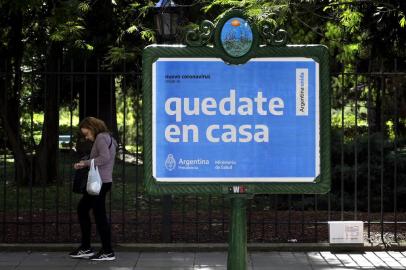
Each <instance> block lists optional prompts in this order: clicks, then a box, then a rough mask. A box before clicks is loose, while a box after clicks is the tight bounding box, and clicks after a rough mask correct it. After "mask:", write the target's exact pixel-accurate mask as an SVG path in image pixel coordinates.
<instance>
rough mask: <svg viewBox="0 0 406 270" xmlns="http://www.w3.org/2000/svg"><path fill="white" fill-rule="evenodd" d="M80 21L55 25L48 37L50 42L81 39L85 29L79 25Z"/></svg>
mask: <svg viewBox="0 0 406 270" xmlns="http://www.w3.org/2000/svg"><path fill="white" fill-rule="evenodd" d="M81 23H82V20H78V21H68V22H66V23H63V24H60V25H57V27H56V28H55V29H54V31H53V32H52V33H51V35H50V39H51V40H52V41H57V42H61V41H69V40H73V41H74V40H76V39H79V38H81V36H82V34H83V33H84V30H85V28H84V27H83V25H82V24H81Z"/></svg>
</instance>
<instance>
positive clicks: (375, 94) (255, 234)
mask: <svg viewBox="0 0 406 270" xmlns="http://www.w3.org/2000/svg"><path fill="white" fill-rule="evenodd" d="M76 64H77V63H74V62H73V61H68V62H67V61H65V62H63V61H62V62H59V64H58V68H57V70H56V71H49V70H45V71H44V70H42V71H33V70H23V71H22V73H21V87H19V88H18V87H17V86H18V85H16V80H15V77H16V74H15V73H12V72H10V71H8V69H7V66H4V68H2V69H1V70H0V71H1V72H0V91H1V92H0V94H1V97H0V98H1V99H3V102H2V105H3V108H1V109H0V110H1V114H0V116H1V117H0V127H1V129H0V136H1V137H0V162H1V169H0V187H1V188H0V242H3V243H18V242H28V243H35V242H75V241H78V239H79V225H78V222H77V217H76V205H77V202H78V199H79V198H80V196H79V195H77V194H73V193H72V192H71V182H72V174H73V168H72V163H73V162H74V161H75V159H76V157H75V144H74V142H75V140H76V134H77V132H78V130H77V125H78V122H79V119H80V118H81V117H83V116H84V115H94V116H99V117H104V118H106V117H107V116H106V115H108V114H110V115H111V116H113V115H116V116H117V117H110V118H108V117H107V118H108V120H107V123H108V124H109V126H110V127H111V128H112V131H113V133H114V135H115V136H116V137H117V139H118V141H119V143H120V147H119V151H118V154H117V162H116V166H115V170H114V185H113V190H112V192H111V194H110V196H109V199H108V209H109V218H110V220H111V224H112V228H113V238H114V241H115V242H168V241H170V242H190V243H204V242H226V241H227V233H228V218H229V207H228V200H227V198H226V197H223V196H214V195H213V196H173V197H172V198H169V200H168V198H166V199H163V198H161V197H153V196H149V195H147V194H146V193H145V192H144V186H143V169H142V168H143V159H142V152H143V151H142V150H143V149H142V145H143V138H142V125H143V123H142V117H141V115H142V114H141V111H142V92H141V74H140V73H137V72H133V71H128V70H125V67H124V68H123V69H122V70H120V71H109V70H107V71H106V70H104V69H103V67H102V66H100V65H97V68H96V69H95V70H90V69H89V63H87V62H86V61H85V62H83V63H80V64H79V65H76ZM77 66H79V67H80V68H77ZM78 70H79V71H78ZM102 70H103V71H102ZM331 81H332V95H331V96H332V111H331V113H332V150H333V151H332V190H331V192H330V193H328V194H325V195H259V196H255V198H254V199H253V200H252V201H250V203H249V205H248V209H247V215H248V217H247V220H248V241H249V242H323V241H326V240H327V238H328V226H327V222H328V221H330V220H362V221H364V224H365V239H366V240H369V241H372V242H386V243H387V242H390V243H392V242H401V241H402V240H404V239H405V238H406V215H405V213H404V212H405V210H406V203H405V202H404V200H401V198H403V197H404V195H405V193H406V181H405V180H404V179H405V173H406V172H405V167H406V140H405V132H406V111H405V108H406V106H405V105H406V95H405V87H406V73H401V72H391V73H385V72H379V73H371V72H370V73H340V74H333V75H332V80H331ZM15 89H17V90H18V96H17V97H18V102H15V100H13V98H15V97H13V94H12V93H13V91H15ZM14 94H15V93H14ZM52 100H55V102H56V107H55V108H58V109H57V110H58V112H57V114H56V116H57V119H56V122H57V127H58V128H57V129H56V131H57V132H53V133H52V132H50V131H47V129H46V128H44V126H48V125H52V121H50V119H49V117H50V116H49V115H46V114H47V113H49V108H52V107H51V105H52V104H49V102H51V101H52ZM54 105H55V104H54ZM10 106H17V107H18V108H12V109H13V110H11V108H10ZM47 110H48V111H47ZM10 112H15V113H17V115H15V114H14V115H11V114H10ZM45 112H47V113H45ZM54 113H55V112H54ZM54 116H55V114H54ZM10 120H12V121H14V122H15V123H18V125H15V127H18V132H16V131H15V130H11V131H10V130H7V129H6V128H5V124H6V121H10ZM54 121H55V120H54ZM13 132H14V133H13ZM47 132H48V134H47V135H45V134H46V133H47ZM12 134H17V135H18V136H20V137H21V138H22V140H21V144H22V146H23V152H24V153H25V155H26V158H27V160H26V163H25V164H26V165H27V166H28V167H27V168H26V169H27V172H28V177H27V178H26V179H28V180H25V181H24V179H23V180H21V179H18V177H19V176H18V175H19V174H18V173H17V171H16V168H17V167H16V166H15V161H16V160H15V158H14V157H15V155H13V152H12V146H11V143H10V141H11V139H12V138H10V136H12ZM44 136H48V138H45V139H44ZM42 139H44V140H42ZM45 140H56V141H57V143H58V147H57V152H55V153H56V154H55V156H49V157H48V158H50V159H55V160H56V161H57V162H56V164H57V168H58V169H57V172H56V176H55V177H54V178H52V177H49V179H48V180H47V181H45V180H43V179H42V180H41V179H39V178H38V176H37V175H38V164H39V163H38V162H37V159H38V157H39V153H40V151H42V150H43V149H42V148H41V147H43V146H42V144H44V143H45ZM168 203H170V207H165V206H168V205H167V204H168Z"/></svg>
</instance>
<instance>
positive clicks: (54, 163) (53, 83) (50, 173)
mask: <svg viewBox="0 0 406 270" xmlns="http://www.w3.org/2000/svg"><path fill="white" fill-rule="evenodd" d="M61 56H62V45H61V44H60V43H52V44H51V45H50V48H49V52H48V55H47V59H48V60H47V71H52V72H56V71H60V70H59V69H60V63H59V59H61ZM58 78H59V76H58V75H55V74H51V75H49V76H48V75H45V77H44V79H45V80H46V84H45V85H46V89H45V91H44V93H45V95H46V98H45V104H44V123H43V127H42V138H41V142H40V143H39V145H38V154H37V158H36V166H35V168H36V174H35V176H36V177H35V178H36V182H38V183H44V182H45V183H50V182H53V181H55V180H56V179H57V176H58V148H59V91H60V85H59V81H58Z"/></svg>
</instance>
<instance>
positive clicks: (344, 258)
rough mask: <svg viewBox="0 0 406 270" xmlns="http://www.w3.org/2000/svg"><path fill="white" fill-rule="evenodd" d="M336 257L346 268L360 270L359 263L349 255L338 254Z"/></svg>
mask: <svg viewBox="0 0 406 270" xmlns="http://www.w3.org/2000/svg"><path fill="white" fill-rule="evenodd" d="M335 255H336V256H337V258H338V259H339V260H340V261H341V263H342V264H343V265H344V266H345V267H346V268H348V267H353V268H358V265H357V263H356V262H354V260H353V259H352V258H351V257H350V256H349V255H348V254H344V253H336V254H335Z"/></svg>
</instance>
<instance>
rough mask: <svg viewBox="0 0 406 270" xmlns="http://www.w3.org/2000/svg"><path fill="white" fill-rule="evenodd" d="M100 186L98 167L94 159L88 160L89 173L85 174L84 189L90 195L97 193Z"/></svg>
mask: <svg viewBox="0 0 406 270" xmlns="http://www.w3.org/2000/svg"><path fill="white" fill-rule="evenodd" d="M101 186H102V180H101V178H100V174H99V168H97V167H96V166H95V165H94V159H92V160H91V161H90V169H89V175H88V176H87V186H86V191H87V193H89V194H90V195H99V193H100V190H101Z"/></svg>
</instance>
